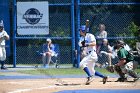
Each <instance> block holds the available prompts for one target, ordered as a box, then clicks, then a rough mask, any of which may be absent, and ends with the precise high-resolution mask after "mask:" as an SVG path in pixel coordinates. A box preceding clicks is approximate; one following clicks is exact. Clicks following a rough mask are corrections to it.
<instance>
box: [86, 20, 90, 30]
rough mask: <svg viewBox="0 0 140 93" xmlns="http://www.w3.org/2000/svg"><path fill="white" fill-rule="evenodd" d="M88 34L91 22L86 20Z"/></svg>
mask: <svg viewBox="0 0 140 93" xmlns="http://www.w3.org/2000/svg"><path fill="white" fill-rule="evenodd" d="M86 32H89V20H88V19H87V20H86Z"/></svg>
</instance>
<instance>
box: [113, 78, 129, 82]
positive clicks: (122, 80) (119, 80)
mask: <svg viewBox="0 0 140 93" xmlns="http://www.w3.org/2000/svg"><path fill="white" fill-rule="evenodd" d="M126 81H127V78H118V80H117V81H116V82H126Z"/></svg>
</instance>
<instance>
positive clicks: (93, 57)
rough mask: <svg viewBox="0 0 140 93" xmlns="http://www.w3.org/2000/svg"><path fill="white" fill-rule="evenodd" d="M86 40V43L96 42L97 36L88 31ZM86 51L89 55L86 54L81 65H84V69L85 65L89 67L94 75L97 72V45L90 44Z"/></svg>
mask: <svg viewBox="0 0 140 93" xmlns="http://www.w3.org/2000/svg"><path fill="white" fill-rule="evenodd" d="M82 38H83V37H82ZM84 40H85V43H91V42H95V43H96V39H95V36H94V35H93V34H90V33H86V36H85V37H84ZM80 42H81V41H80ZM86 52H87V53H88V55H87V56H85V57H84V58H83V59H82V60H81V62H80V67H82V68H83V69H84V68H85V67H88V68H89V71H90V73H91V74H92V75H94V73H95V70H94V66H95V62H96V61H97V60H98V57H97V53H96V46H88V47H87V49H86Z"/></svg>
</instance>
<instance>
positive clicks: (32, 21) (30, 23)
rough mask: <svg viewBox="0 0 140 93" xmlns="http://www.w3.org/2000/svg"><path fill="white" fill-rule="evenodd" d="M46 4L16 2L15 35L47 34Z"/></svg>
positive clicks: (47, 12)
mask: <svg viewBox="0 0 140 93" xmlns="http://www.w3.org/2000/svg"><path fill="white" fill-rule="evenodd" d="M48 8H49V7H48V2H47V1H45V2H17V33H18V34H19V35H47V34H49V9H48Z"/></svg>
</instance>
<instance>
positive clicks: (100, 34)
mask: <svg viewBox="0 0 140 93" xmlns="http://www.w3.org/2000/svg"><path fill="white" fill-rule="evenodd" d="M96 38H97V39H98V42H97V44H98V45H100V44H101V42H102V39H104V38H107V31H105V25H104V24H99V32H97V33H96Z"/></svg>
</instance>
